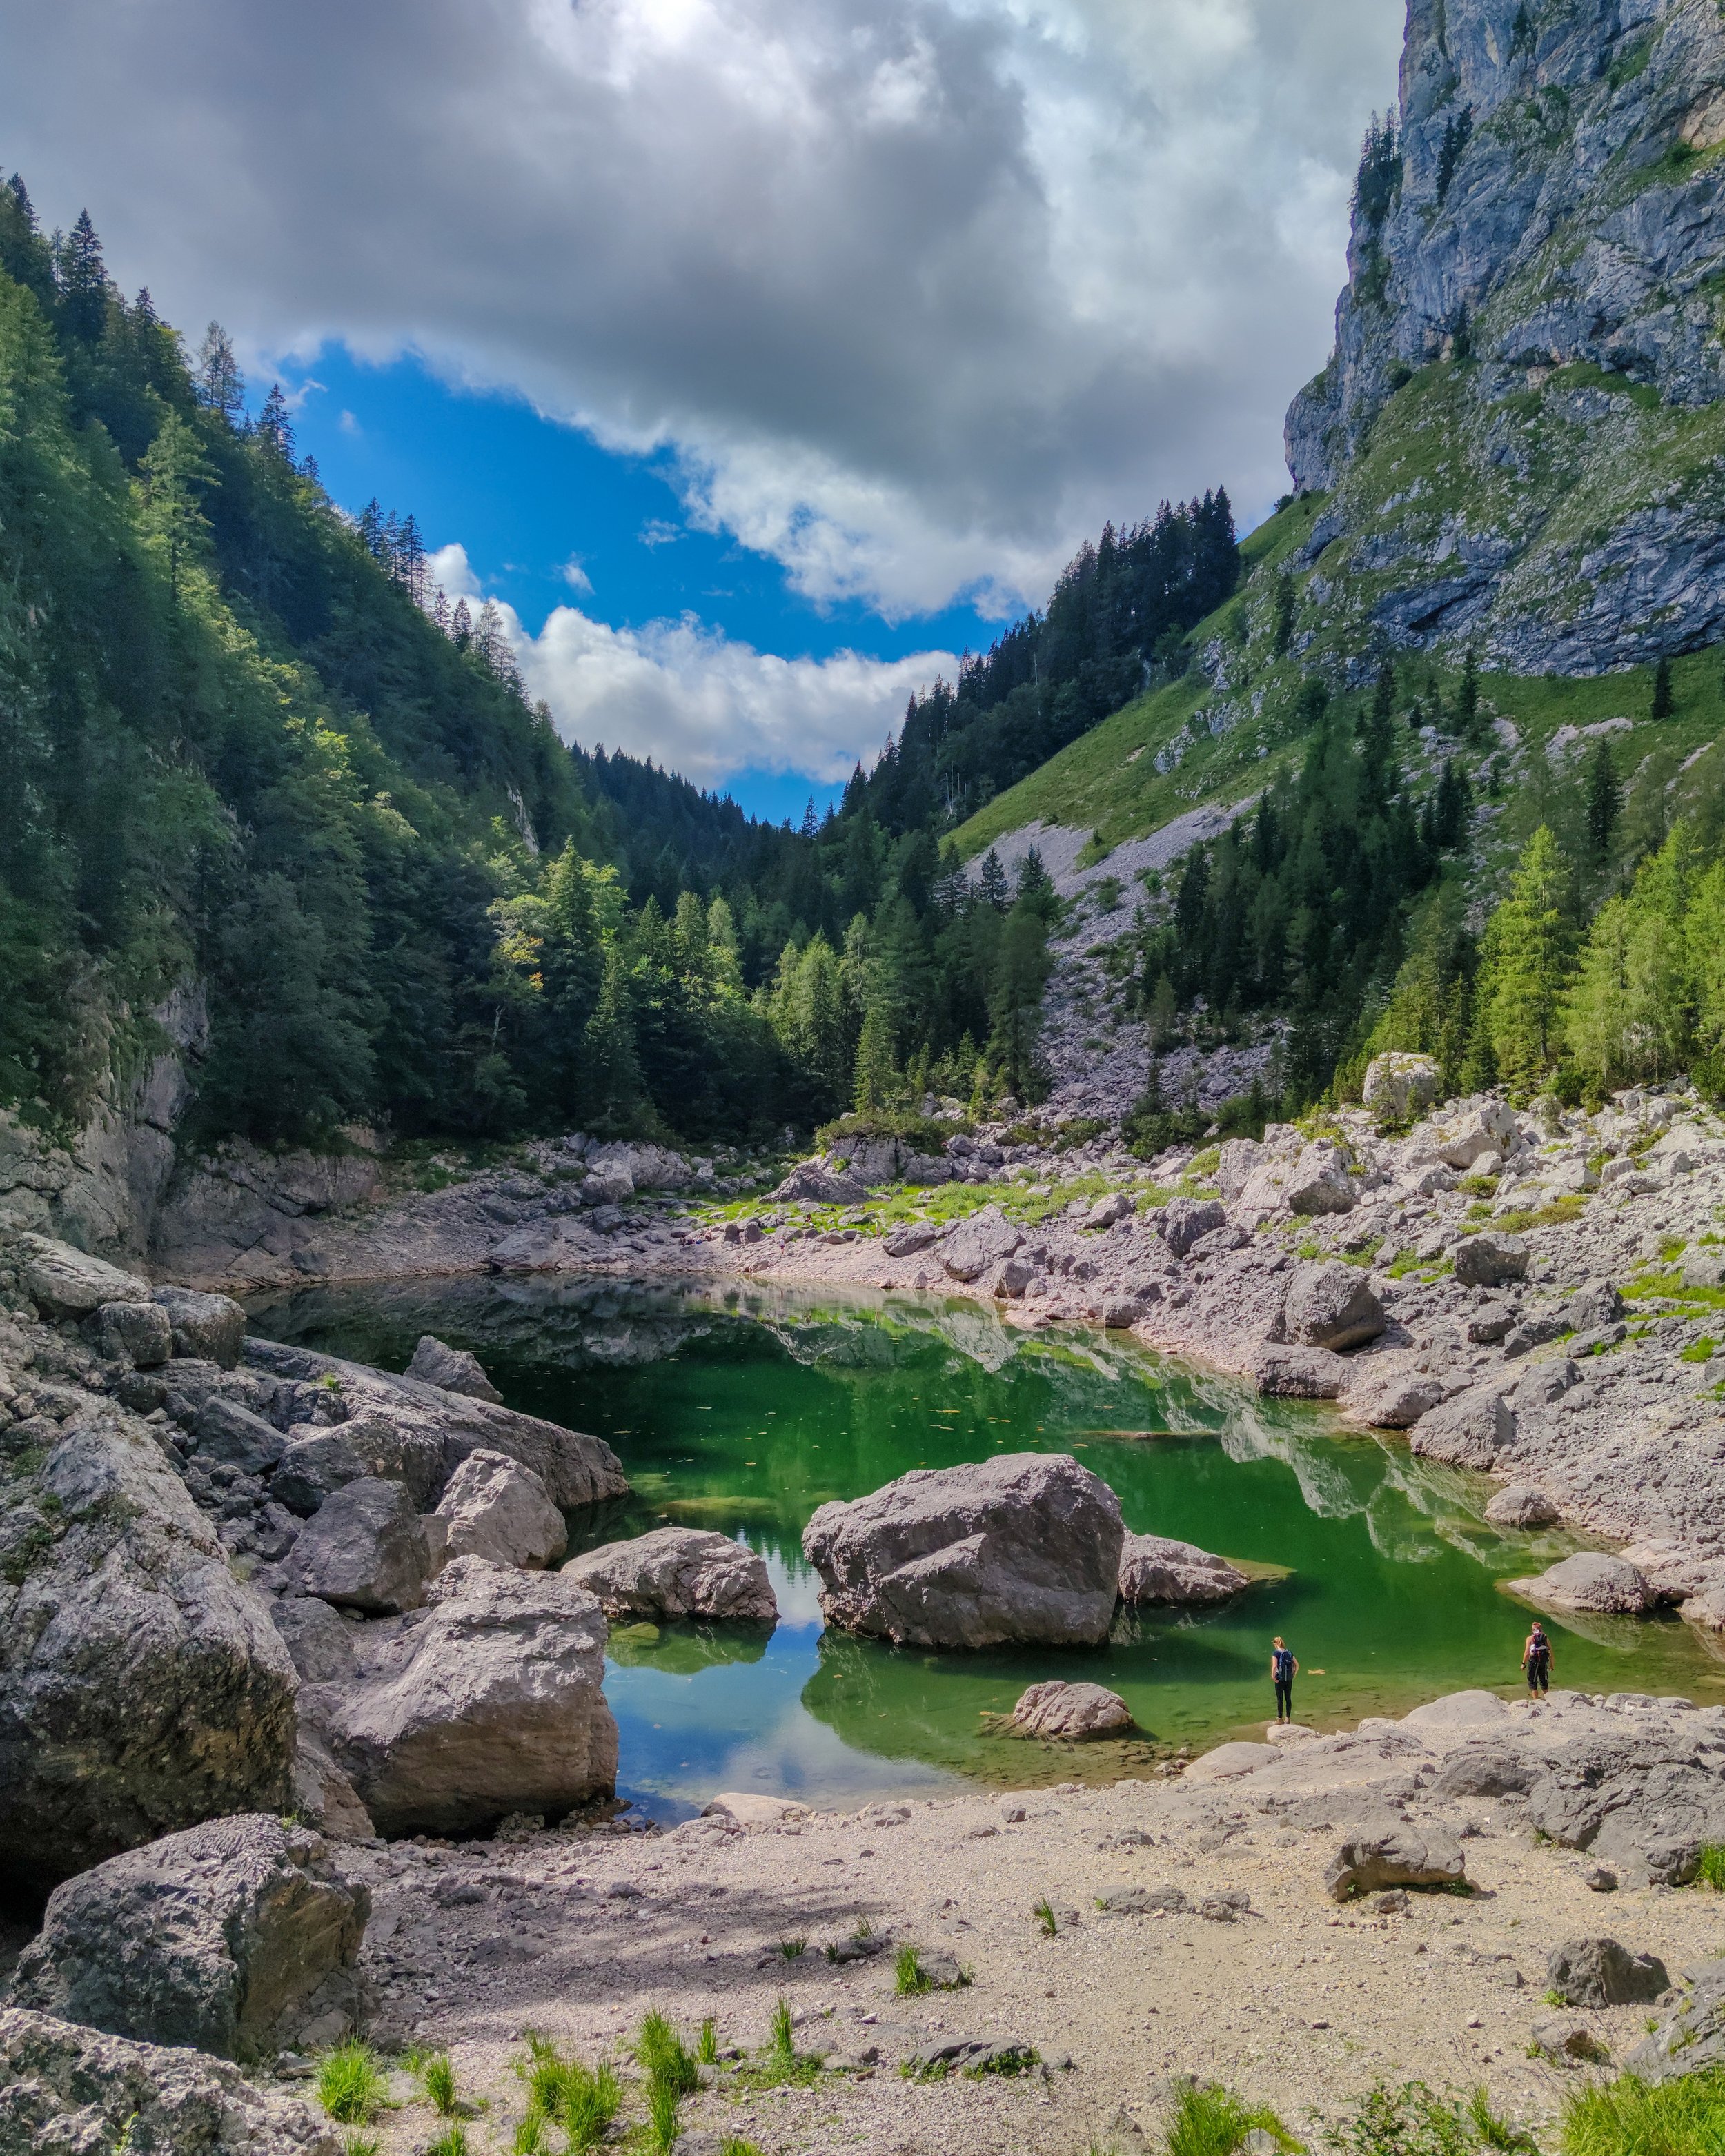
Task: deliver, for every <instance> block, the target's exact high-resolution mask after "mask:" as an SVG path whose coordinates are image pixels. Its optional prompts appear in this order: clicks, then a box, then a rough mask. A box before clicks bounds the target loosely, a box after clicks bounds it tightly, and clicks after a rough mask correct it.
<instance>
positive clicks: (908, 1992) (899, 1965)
mask: <svg viewBox="0 0 1725 2156" xmlns="http://www.w3.org/2000/svg"><path fill="white" fill-rule="evenodd" d="M892 1971H893V1989H895V1990H896V1992H897V1994H898V1995H899V1997H900V1998H901V1999H915V1998H916V1997H918V1996H919V1995H920V1994H922V1993H923V1992H925V1991H932V1990H933V1989H934V1979H932V1977H931V1976H930V1975H929V1974H928V1971H927V1969H924V1968H923V1966H922V1955H921V1954H920V1953H918V1952H917V1951H916V1948H915V1947H901V1948H899V1950H898V1953H897V1955H896V1957H895V1958H894V1961H893V1965H892Z"/></svg>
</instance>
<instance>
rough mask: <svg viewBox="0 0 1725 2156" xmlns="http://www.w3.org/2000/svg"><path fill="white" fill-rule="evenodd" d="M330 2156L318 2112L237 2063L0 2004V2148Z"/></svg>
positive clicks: (56, 2154) (335, 2150) (337, 2146)
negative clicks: (277, 2092)
mask: <svg viewBox="0 0 1725 2156" xmlns="http://www.w3.org/2000/svg"><path fill="white" fill-rule="evenodd" d="M122 2148H123V2149H135V2150H136V2152H137V2156H341V2141H340V2139H339V2138H338V2137H337V2136H336V2132H335V2130H334V2128H331V2126H330V2125H329V2123H328V2122H327V2121H326V2120H324V2119H321V2118H319V2117H316V2114H315V2113H314V2112H312V2111H311V2109H310V2108H309V2107H307V2106H306V2105H305V2104H304V2103H302V2102H300V2100H299V2098H298V2097H287V2096H274V2095H265V2094H264V2092H263V2091H262V2090H261V2089H258V2088H254V2087H253V2086H252V2084H251V2083H250V2082H249V2081H247V2080H246V2078H245V2076H244V2075H243V2074H242V2073H241V2072H240V2071H239V2067H238V2066H230V2065H229V2064H228V2062H227V2061H225V2060H223V2059H212V2058H208V2057H205V2056H203V2054H202V2053H200V2052H198V2051H185V2050H182V2049H180V2048H179V2047H177V2046H164V2045H159V2044H137V2043H133V2042H131V2040H128V2039H127V2038H126V2037H124V2036H105V2035H102V2034H101V2033H100V2031H99V2030H95V2029H80V2028H79V2027H78V2026H77V2025H75V2024H74V2023H72V2022H67V2021H61V2020H56V2019H55V2018H54V2016H53V2015H47V2014H33V2013H30V2012H28V2011H27V2010H25V2009H23V2008H22V2007H16V2006H13V2007H7V2008H5V2009H3V2010H0V2156H83V2152H84V2151H85V2150H95V2149H122Z"/></svg>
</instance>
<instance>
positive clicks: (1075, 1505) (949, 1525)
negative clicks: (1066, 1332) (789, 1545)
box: [803, 1452, 1124, 1647]
mask: <svg viewBox="0 0 1725 2156" xmlns="http://www.w3.org/2000/svg"><path fill="white" fill-rule="evenodd" d="M1123 1532H1124V1530H1123V1528H1122V1524H1121V1518H1120V1501H1119V1499H1118V1498H1117V1496H1115V1494H1114V1492H1113V1491H1111V1489H1110V1488H1109V1487H1108V1486H1107V1484H1106V1482H1104V1481H1102V1480H1101V1477H1100V1476H1096V1475H1093V1474H1091V1472H1090V1471H1089V1470H1088V1469H1087V1468H1084V1467H1081V1466H1079V1465H1078V1463H1077V1461H1076V1460H1073V1459H1071V1458H1070V1456H1068V1455H1065V1454H1062V1453H1022V1452H1021V1453H1006V1454H1003V1455H999V1457H997V1458H995V1459H993V1460H981V1461H978V1462H976V1463H974V1464H973V1465H970V1466H962V1467H949V1468H917V1469H914V1470H912V1471H911V1473H910V1474H908V1475H903V1476H900V1477H899V1478H898V1480H897V1481H895V1482H889V1483H888V1484H887V1485H886V1487H885V1488H884V1489H880V1490H877V1491H875V1493H874V1495H873V1496H869V1497H861V1498H858V1499H857V1500H855V1501H854V1502H852V1503H850V1504H842V1503H834V1504H827V1505H823V1506H822V1507H820V1508H819V1511H818V1512H816V1513H815V1514H814V1517H813V1518H812V1519H811V1520H810V1521H809V1525H808V1526H807V1527H805V1528H804V1530H803V1555H804V1556H805V1557H806V1558H808V1560H809V1563H811V1564H812V1565H813V1566H814V1568H815V1569H816V1571H817V1572H819V1574H820V1576H821V1579H822V1583H823V1584H822V1588H821V1596H820V1600H821V1608H822V1609H823V1610H824V1613H825V1615H826V1620H827V1622H828V1623H829V1625H835V1626H837V1627H838V1628H839V1629H840V1630H846V1631H855V1632H866V1633H872V1634H875V1635H878V1636H881V1637H885V1638H887V1639H891V1640H895V1641H896V1642H898V1643H900V1644H908V1645H916V1646H954V1647H982V1646H993V1645H999V1644H1000V1643H1002V1642H1004V1641H1006V1640H1040V1641H1043V1642H1045V1643H1047V1644H1049V1645H1079V1644H1087V1643H1093V1642H1095V1641H1097V1640H1102V1639H1105V1638H1106V1636H1107V1632H1108V1627H1109V1625H1110V1624H1111V1622H1112V1620H1113V1615H1114V1604H1115V1599H1116V1594H1117V1585H1118V1577H1119V1570H1120V1547H1121V1541H1122V1535H1123Z"/></svg>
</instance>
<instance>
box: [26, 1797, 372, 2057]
mask: <svg viewBox="0 0 1725 2156" xmlns="http://www.w3.org/2000/svg"><path fill="white" fill-rule="evenodd" d="M370 1907H371V1902H370V1896H369V1894H368V1892H367V1889H366V1888H365V1887H364V1886H350V1885H348V1884H347V1883H345V1882H344V1881H342V1880H341V1879H340V1878H339V1877H337V1876H336V1874H335V1872H334V1871H333V1870H332V1869H331V1866H329V1865H328V1864H327V1863H326V1861H324V1851H323V1844H322V1842H321V1840H320V1839H319V1837H318V1836H317V1835H315V1834H312V1833H310V1832H308V1831H307V1830H305V1829H304V1828H303V1827H293V1826H288V1825H284V1824H283V1822H282V1821H281V1820H279V1819H276V1818H275V1817H273V1816H270V1815H265V1814H259V1813H251V1814H246V1815H241V1816H239V1817H238V1818H234V1819H223V1820H212V1821H210V1822H209V1823H208V1825H203V1826H197V1827H192V1828H189V1829H187V1830H186V1831H184V1832H183V1833H180V1834H173V1835H167V1836H165V1837H164V1838H163V1839H162V1840H160V1841H155V1842H151V1843H150V1844H149V1845H148V1846H147V1847H145V1848H142V1849H136V1850H132V1851H128V1852H127V1853H126V1855H124V1856H116V1857H111V1858H110V1859H109V1861H107V1862H106V1863H105V1864H100V1865H97V1866H95V1869H94V1870H92V1871H85V1872H82V1873H80V1875H79V1876H78V1877H77V1878H75V1879H71V1880H69V1881H66V1882H65V1884H64V1885H63V1886H59V1887H57V1888H56V1889H55V1891H54V1893H53V1895H51V1896H50V1897H49V1903H48V1909H47V1912H46V1914H45V1916H44V1918H43V1924H42V1929H41V1932H40V1933H39V1935H38V1937H37V1938H35V1939H33V1941H32V1942H31V1943H30V1944H29V1945H28V1947H27V1948H25V1949H24V1952H23V1956H22V1957H21V1958H20V1960H19V1962H18V1969H17V1971H16V1973H15V1974H14V1976H13V1983H12V1988H11V1991H10V1993H9V1994H8V1998H9V2000H10V2003H11V2004H12V2005H16V2006H25V2007H32V2008H34V2009H37V2010H39V2011H41V2012H43V2013H47V2014H54V2015H59V2017H60V2019H61V2020H67V2021H78V2022H81V2023H83V2024H85V2025H86V2026H88V2027H90V2028H92V2029H100V2030H105V2032H106V2033H107V2034H108V2035H116V2036H131V2037H135V2038H136V2039H137V2040H140V2041H141V2042H144V2043H150V2044H185V2045H190V2046H193V2047H194V2048H195V2049H197V2050H198V2051H212V2052H214V2053H216V2054H217V2055H218V2056H220V2057H223V2058H229V2059H241V2060H244V2059H254V2058H258V2057H260V2056H274V2054H275V2052H276V2051H280V2049H281V2048H282V2046H284V2045H286V2044H292V2043H298V2042H305V2041H307V2040H310V2041H312V2042H318V2043H330V2042H334V2041H336V2040H339V2039H340V2038H341V2036H343V2035H346V2034H347V2033H348V2032H349V2030H351V2029H352V2027H353V2025H354V2023H355V2021H356V2020H357V2019H358V2018H359V2015H360V2014H361V2011H362V2006H363V2000H364V1994H363V1989H362V1984H361V1980H360V1979H359V1976H358V1974H357V1970H356V1969H355V1966H354V1964H355V1963H356V1960H357V1956H358V1953H359V1947H360V1941H361V1938H362V1935H363V1933H364V1930H365V1924H366V1918H367V1915H368V1913H369V1911H370ZM308 2029H309V2030H310V2032H311V2033H310V2035H309V2039H308V2035H307V2031H308Z"/></svg>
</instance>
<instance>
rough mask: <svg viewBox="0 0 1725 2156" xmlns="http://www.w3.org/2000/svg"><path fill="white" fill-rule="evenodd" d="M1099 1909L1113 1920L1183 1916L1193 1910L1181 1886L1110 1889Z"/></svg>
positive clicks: (1099, 1901)
mask: <svg viewBox="0 0 1725 2156" xmlns="http://www.w3.org/2000/svg"><path fill="white" fill-rule="evenodd" d="M1096 1906H1097V1907H1098V1908H1100V1909H1101V1911H1102V1912H1103V1913H1104V1914H1105V1915H1106V1916H1110V1917H1149V1916H1154V1915H1156V1914H1158V1912H1159V1913H1160V1914H1162V1915H1163V1916H1165V1917H1183V1916H1185V1915H1186V1914H1188V1913H1189V1911H1190V1909H1191V1907H1192V1904H1191V1903H1190V1902H1189V1901H1188V1900H1187V1899H1186V1897H1185V1896H1184V1895H1183V1893H1182V1892H1180V1890H1179V1888H1178V1886H1111V1887H1110V1888H1109V1890H1108V1892H1106V1894H1099V1895H1097V1897H1096Z"/></svg>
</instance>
